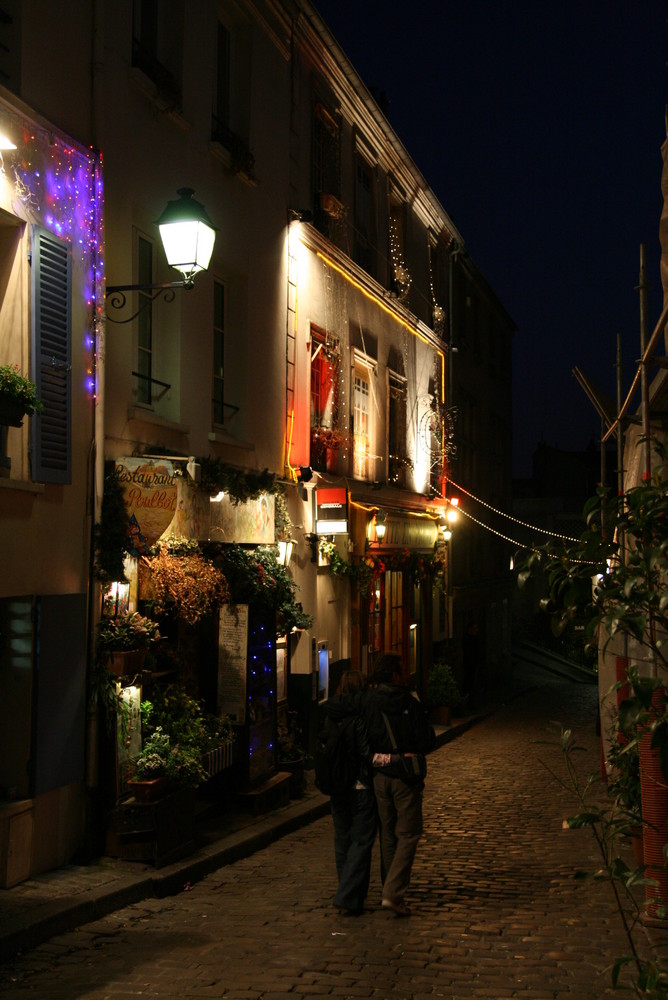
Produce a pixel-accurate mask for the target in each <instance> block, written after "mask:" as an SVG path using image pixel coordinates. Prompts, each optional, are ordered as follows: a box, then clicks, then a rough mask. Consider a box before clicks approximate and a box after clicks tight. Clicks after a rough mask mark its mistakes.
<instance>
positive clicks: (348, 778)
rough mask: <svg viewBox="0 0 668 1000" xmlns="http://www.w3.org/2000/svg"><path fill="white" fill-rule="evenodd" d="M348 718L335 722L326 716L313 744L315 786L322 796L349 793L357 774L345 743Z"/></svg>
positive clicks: (354, 761)
mask: <svg viewBox="0 0 668 1000" xmlns="http://www.w3.org/2000/svg"><path fill="white" fill-rule="evenodd" d="M351 721H352V719H351V718H350V717H348V718H346V719H343V720H342V721H341V722H335V721H334V719H332V718H331V717H330V716H329V715H328V716H326V718H325V724H324V726H323V727H322V729H321V730H320V732H319V733H318V736H317V738H316V741H315V754H314V757H313V760H314V765H315V783H316V787H317V788H319V789H320V791H321V792H322V793H323V795H337V794H342V793H344V792H347V791H349V790H350V789H351V788H352V787H353V785H354V784H355V781H356V780H357V774H358V771H359V761H356V760H355V758H354V756H353V754H352V752H351V751H352V748H351V745H350V744H349V742H348V740H347V739H346V729H347V728H348V726H349V725H350V723H351Z"/></svg>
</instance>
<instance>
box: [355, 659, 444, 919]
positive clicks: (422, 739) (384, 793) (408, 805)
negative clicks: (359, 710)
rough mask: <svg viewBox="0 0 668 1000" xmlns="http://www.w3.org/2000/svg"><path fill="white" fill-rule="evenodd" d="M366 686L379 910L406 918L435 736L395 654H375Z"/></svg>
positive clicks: (366, 716) (366, 713)
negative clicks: (377, 834)
mask: <svg viewBox="0 0 668 1000" xmlns="http://www.w3.org/2000/svg"><path fill="white" fill-rule="evenodd" d="M372 683H373V684H374V685H375V686H374V687H373V688H372V690H371V691H370V693H369V694H368V696H367V698H366V700H365V719H366V724H367V732H368V737H369V743H370V745H371V750H372V752H373V765H374V768H373V786H374V790H375V794H376V804H377V808H378V820H379V823H380V868H381V878H382V880H383V896H382V906H383V907H384V908H385V909H388V910H392V911H393V912H394V913H395V914H396V915H397V916H399V917H408V916H410V912H411V911H410V908H409V907H408V905H407V904H406V901H405V898H404V897H405V894H406V890H407V889H408V885H409V882H410V877H411V869H412V867H413V859H414V857H415V851H416V850H417V845H418V841H419V839H420V837H421V836H422V792H423V789H424V776H425V774H426V771H427V765H426V760H425V756H424V755H425V754H427V753H429V751H430V750H433V749H434V746H435V744H436V736H435V733H434V729H433V727H432V725H431V724H430V722H429V720H428V719H427V715H426V713H425V711H424V708H423V707H422V705H421V703H420V702H419V700H418V699H417V698H416V697H415V696H414V695H413V694H412V693H411V692H410V691H409V689H408V688H407V687H406V686H405V684H404V682H403V679H402V674H401V658H400V657H399V656H397V655H396V654H394V653H385V654H384V655H383V656H381V657H380V659H379V660H378V663H377V664H376V669H375V670H374V674H373V678H372Z"/></svg>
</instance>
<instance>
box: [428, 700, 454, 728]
mask: <svg viewBox="0 0 668 1000" xmlns="http://www.w3.org/2000/svg"><path fill="white" fill-rule="evenodd" d="M451 716H452V712H451V710H450V706H449V705H439V706H438V708H432V710H431V721H432V722H434V723H435V724H436V725H437V726H449V725H450V719H451Z"/></svg>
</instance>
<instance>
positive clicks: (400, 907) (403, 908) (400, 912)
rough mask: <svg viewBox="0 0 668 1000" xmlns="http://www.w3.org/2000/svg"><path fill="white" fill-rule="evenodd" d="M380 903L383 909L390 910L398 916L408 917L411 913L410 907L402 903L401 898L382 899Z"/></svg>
mask: <svg viewBox="0 0 668 1000" xmlns="http://www.w3.org/2000/svg"><path fill="white" fill-rule="evenodd" d="M381 905H382V907H383V909H384V910H392V911H393V913H396V915H397V916H398V917H410V915H411V911H410V907H409V906H407V905H406V904H405V903H404V901H403V899H397V900H394V899H384V900H383V901H382V903H381Z"/></svg>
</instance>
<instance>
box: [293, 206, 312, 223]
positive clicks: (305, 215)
mask: <svg viewBox="0 0 668 1000" xmlns="http://www.w3.org/2000/svg"><path fill="white" fill-rule="evenodd" d="M288 219H289V220H290V222H313V212H312V211H311V210H310V208H289V209H288Z"/></svg>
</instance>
